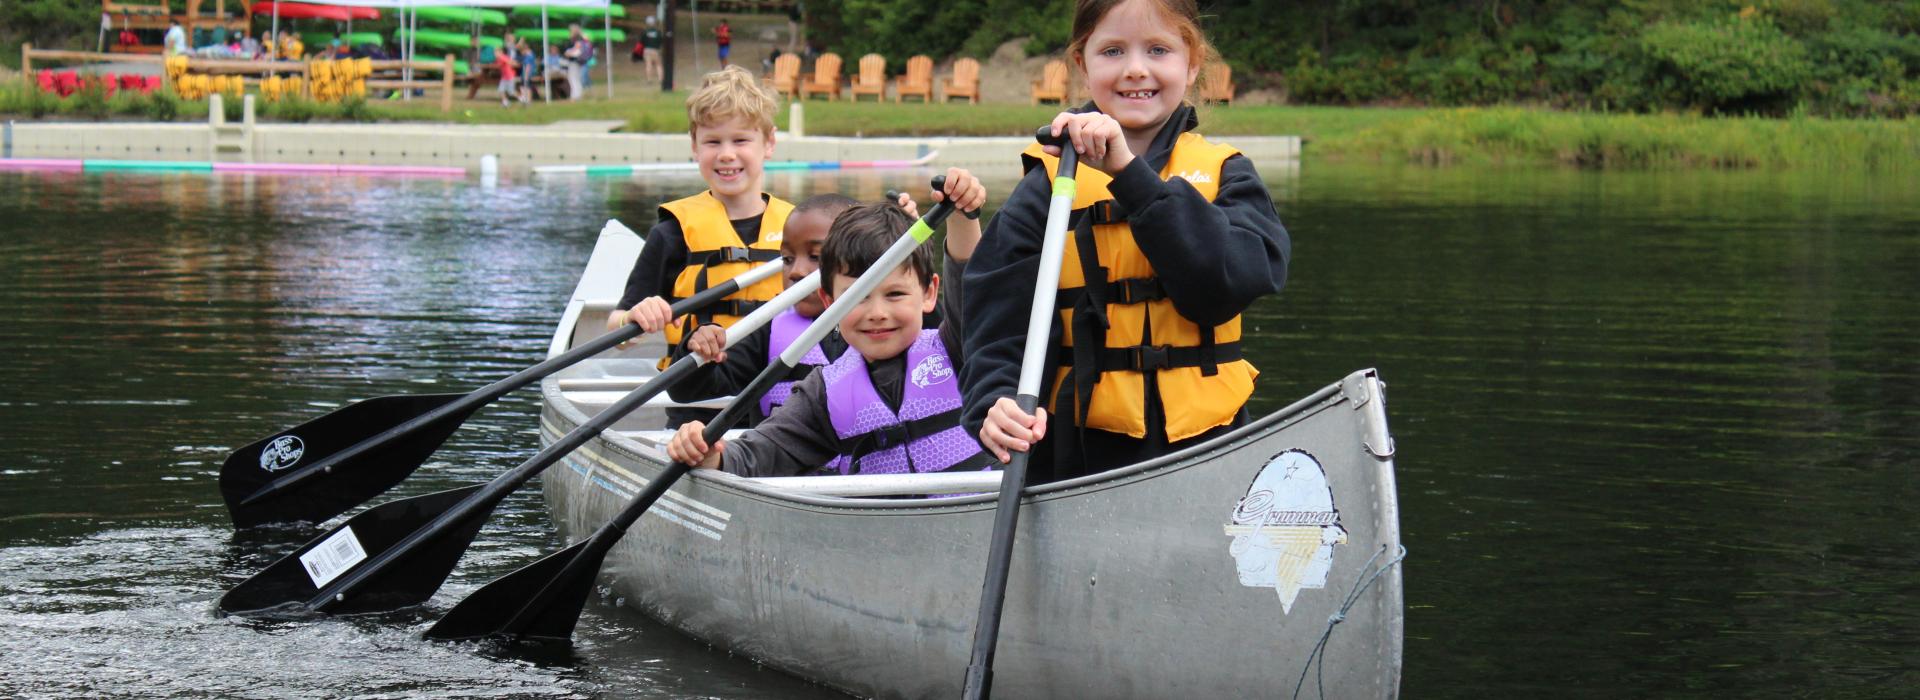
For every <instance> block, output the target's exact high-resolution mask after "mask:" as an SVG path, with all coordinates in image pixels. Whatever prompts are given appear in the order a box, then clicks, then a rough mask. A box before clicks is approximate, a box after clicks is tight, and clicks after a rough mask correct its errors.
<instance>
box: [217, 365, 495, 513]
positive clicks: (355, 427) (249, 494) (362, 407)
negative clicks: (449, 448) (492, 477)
mask: <svg viewBox="0 0 1920 700" xmlns="http://www.w3.org/2000/svg"><path fill="white" fill-rule="evenodd" d="M464 396H466V394H419V395H413V394H400V395H395V396H381V397H378V398H372V399H367V400H365V401H358V402H355V403H353V404H351V405H349V406H346V407H344V408H341V409H339V410H336V411H334V412H332V413H328V414H327V415H324V416H321V417H319V418H315V419H313V420H310V421H307V422H305V423H301V424H300V425H297V426H294V427H293V428H290V429H287V430H284V431H281V432H280V433H278V434H276V435H274V436H272V437H269V438H266V439H263V440H259V441H256V442H254V443H253V444H250V445H247V446H245V447H242V448H240V449H237V450H234V451H233V454H230V455H227V461H226V464H224V465H221V467H220V495H221V496H223V497H224V498H225V499H226V501H227V511H228V512H229V513H231V514H232V515H233V525H234V527H236V528H248V527H253V526H256V525H264V524H267V523H292V522H300V521H306V522H313V523H318V522H323V521H325V520H326V519H328V518H331V517H333V516H336V515H339V514H341V513H345V512H347V511H348V510H349V509H352V508H353V507H354V506H358V505H360V504H362V503H365V502H367V501H368V500H369V499H371V498H373V497H374V496H378V495H380V494H381V493H384V492H386V490H387V489H390V488H393V485H394V484H398V483H400V482H401V481H402V480H404V479H406V478H407V475H409V474H412V473H413V470H415V469H418V468H419V467H420V464H421V463H422V462H425V461H426V460H427V457H428V456H429V455H432V454H433V451H434V450H437V449H439V448H440V443H443V442H446V440H447V436H448V435H451V434H453V431H454V430H457V429H459V427H460V424H461V423H463V422H465V421H466V419H467V416H469V415H472V413H473V411H472V410H468V411H463V412H458V413H452V414H448V415H445V416H442V417H440V418H437V419H434V420H433V421H431V422H429V423H426V424H423V425H420V426H418V427H417V429H414V430H412V431H410V432H408V433H407V434H405V435H401V436H398V437H395V438H393V439H390V440H387V441H385V442H383V443H380V444H378V445H377V446H375V445H370V446H368V449H364V450H362V451H361V452H360V453H359V454H356V455H353V456H351V457H346V458H344V459H341V460H339V461H337V462H335V463H333V464H329V465H325V466H324V468H322V469H318V470H316V469H315V466H316V465H318V464H319V463H321V462H323V461H325V460H327V459H328V458H330V457H334V456H335V455H339V454H340V453H341V452H343V451H346V450H348V449H349V448H352V447H353V446H354V445H356V444H359V443H360V442H362V441H365V440H368V439H370V438H373V437H376V436H378V435H380V434H381V433H384V432H386V431H387V430H389V429H392V428H394V427H397V426H400V425H402V424H405V423H406V422H408V421H410V420H413V419H415V418H418V417H420V416H422V415H425V414H427V413H430V412H432V411H433V410H434V409H437V408H440V407H441V406H444V405H446V404H448V403H451V402H453V401H455V400H457V399H460V398H461V397H464ZM475 408H478V406H476V407H475Z"/></svg>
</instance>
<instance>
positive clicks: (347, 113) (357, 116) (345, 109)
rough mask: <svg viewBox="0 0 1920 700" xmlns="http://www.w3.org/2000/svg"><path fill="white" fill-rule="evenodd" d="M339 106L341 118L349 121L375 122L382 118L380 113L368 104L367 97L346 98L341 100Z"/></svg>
mask: <svg viewBox="0 0 1920 700" xmlns="http://www.w3.org/2000/svg"><path fill="white" fill-rule="evenodd" d="M339 108H340V109H339V112H338V114H339V115H340V118H341V119H345V120H347V121H351V122H374V121H379V120H380V115H378V114H375V113H374V111H373V110H372V109H371V108H369V107H368V106H367V100H366V98H362V97H349V98H346V99H344V100H341V101H340V104H339Z"/></svg>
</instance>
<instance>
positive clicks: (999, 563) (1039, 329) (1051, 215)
mask: <svg viewBox="0 0 1920 700" xmlns="http://www.w3.org/2000/svg"><path fill="white" fill-rule="evenodd" d="M1034 136H1035V138H1037V139H1039V140H1040V143H1042V144H1045V145H1048V146H1059V147H1060V168H1059V170H1057V171H1055V174H1054V176H1053V200H1052V202H1050V203H1049V204H1048V206H1047V227H1046V230H1045V237H1044V238H1042V239H1041V243H1040V270H1039V273H1038V274H1037V275H1035V279H1034V283H1033V307H1032V311H1030V312H1029V315H1028V316H1027V345H1026V351H1025V354H1024V355H1022V356H1021V359H1020V383H1019V386H1018V388H1017V389H1018V392H1019V393H1018V394H1017V395H1015V397H1014V402H1015V403H1017V404H1019V406H1020V410H1022V411H1025V412H1027V413H1028V414H1029V415H1031V414H1032V413H1033V412H1034V409H1035V408H1036V407H1038V406H1039V405H1040V373H1041V371H1042V370H1043V369H1044V367H1045V364H1046V357H1047V349H1048V345H1049V342H1048V341H1049V338H1048V336H1049V335H1050V334H1051V333H1052V331H1053V314H1054V308H1053V301H1054V297H1055V296H1056V295H1057V293H1058V292H1059V291H1060V290H1059V286H1060V260H1061V257H1062V256H1063V255H1064V254H1065V251H1066V242H1067V215H1068V214H1069V213H1071V212H1072V211H1073V196H1074V182H1073V175H1074V168H1075V167H1076V166H1077V165H1078V164H1079V160H1080V157H1079V154H1076V153H1074V150H1073V143H1072V142H1070V141H1068V140H1067V139H1066V134H1064V133H1063V134H1061V135H1059V136H1054V135H1053V134H1052V128H1051V127H1046V126H1043V127H1040V131H1039V133H1037V134H1035V135H1034ZM1081 340H1082V341H1083V342H1085V340H1086V339H1084V338H1083V339H1081ZM1028 456H1029V454H1028V453H1027V452H1015V453H1013V454H1012V455H1011V459H1009V460H1008V461H1007V466H1006V469H1005V470H1003V471H1005V472H1006V473H1005V474H1004V475H1002V476H1001V478H1000V500H999V502H998V503H997V504H996V505H995V506H994V514H993V543H992V545H990V547H989V549H988V550H987V578H986V582H985V583H983V584H982V585H981V586H980V616H979V617H978V618H977V619H975V621H974V624H973V659H972V660H971V661H969V662H968V663H967V680H966V685H965V686H964V697H966V698H968V699H969V700H974V699H977V698H985V697H987V696H988V695H989V694H990V693H991V691H992V689H993V650H994V646H995V644H996V643H997V642H998V641H999V637H1000V610H1001V608H1002V607H1004V606H1005V605H1006V602H1007V572H1008V570H1009V569H1010V568H1011V567H1012V566H1013V535H1014V526H1015V525H1017V524H1019V520H1020V489H1022V488H1025V487H1026V484H1027V460H1028Z"/></svg>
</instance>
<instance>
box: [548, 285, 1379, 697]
mask: <svg viewBox="0 0 1920 700" xmlns="http://www.w3.org/2000/svg"><path fill="white" fill-rule="evenodd" d="M628 259H631V258H628ZM583 287H584V284H583ZM577 300H578V297H576V301H577ZM569 318H573V319H576V320H577V319H578V318H582V316H581V315H580V314H577V313H570V314H569ZM588 322H591V321H590V320H589V321H588ZM582 332H584V331H583V330H580V329H576V328H574V327H572V326H566V325H564V324H563V328H562V330H561V334H560V336H559V337H557V339H556V346H558V345H560V344H562V343H564V342H566V341H565V340H563V339H564V338H568V337H571V336H573V335H577V334H580V333H582ZM610 362H629V363H630V361H610ZM582 371H584V372H591V371H595V370H592V369H590V368H589V369H583V370H582ZM557 379H558V378H549V379H548V380H547V381H546V382H545V383H544V384H543V392H544V398H545V406H544V408H543V411H542V416H541V423H542V425H541V429H542V438H543V441H544V442H551V441H553V440H554V439H555V438H556V437H557V436H559V435H561V434H564V433H565V432H567V431H569V430H571V429H573V427H574V426H575V425H577V424H578V423H580V422H582V421H584V420H585V419H586V417H587V416H586V413H584V412H583V410H582V407H581V406H580V405H576V404H575V403H573V402H572V401H570V400H568V397H567V396H566V394H564V393H563V392H562V391H561V390H560V388H559V386H558V383H557ZM1383 404H1384V395H1383V394H1382V385H1381V383H1380V382H1379V380H1378V378H1377V377H1376V376H1375V375H1374V374H1373V373H1372V372H1371V371H1363V372H1356V373H1354V374H1353V375H1350V376H1349V377H1347V378H1346V379H1345V380H1343V381H1342V382H1340V383H1337V384H1334V385H1331V386H1329V387H1326V388H1325V389H1322V390H1321V391H1319V392H1316V393H1315V394H1313V395H1312V396H1309V397H1307V398H1306V399H1303V400H1301V401H1299V402H1296V403H1295V404H1294V405H1292V406H1289V407H1288V408H1286V409H1283V410H1281V411H1279V412H1276V413H1274V414H1272V415H1269V416H1267V417H1265V418H1262V419H1260V420H1257V421H1255V422H1254V423H1252V424H1250V425H1248V426H1246V427H1245V428H1243V429H1241V430H1239V431H1236V432H1235V433H1234V434H1232V435H1230V436H1227V437H1225V438H1222V439H1220V440H1216V441H1213V442H1211V443H1209V444H1207V445H1203V446H1200V447H1198V448H1195V449H1191V450H1187V451H1185V452H1183V453H1180V454H1175V455H1169V456H1167V457H1165V458H1163V459H1160V460H1156V461H1154V462H1151V463H1146V464H1142V465H1135V466H1133V467H1128V468H1124V469H1119V470H1114V471H1111V472H1106V473H1103V474H1098V475H1093V476H1091V477H1086V478H1082V479H1077V480H1074V481H1070V482H1062V483H1058V484H1049V485H1045V486H1042V487H1035V488H1030V489H1028V491H1027V492H1026V494H1025V497H1024V499H1023V510H1022V515H1021V520H1020V529H1019V536H1018V538H1017V540H1016V544H1015V548H1014V560H1013V570H1012V574H1011V579H1010V582H1009V585H1008V591H1007V594H1008V595H1007V602H1006V607H1005V612H1004V618H1003V622H1002V627H1001V634H1000V642H999V647H998V654H997V657H996V663H995V681H994V690H995V692H996V693H998V694H999V695H1000V696H1001V697H1103V698H1125V697H1141V698H1147V697H1176V696H1187V697H1227V696H1248V695H1254V696H1274V695H1285V694H1290V693H1291V689H1292V688H1293V687H1294V686H1295V684H1296V683H1297V682H1298V681H1299V679H1300V678H1301V674H1302V673H1303V672H1305V671H1306V670H1307V669H1308V668H1309V661H1310V660H1311V659H1313V658H1314V651H1315V649H1316V647H1317V646H1318V645H1319V642H1320V640H1321V638H1322V637H1323V635H1326V634H1327V632H1328V628H1329V626H1330V623H1329V618H1330V617H1335V616H1336V614H1337V613H1340V614H1341V615H1340V616H1341V618H1342V621H1341V622H1340V623H1339V624H1337V625H1333V629H1332V632H1331V636H1330V637H1329V638H1328V641H1327V643H1326V645H1325V649H1324V651H1323V652H1322V653H1323V654H1324V655H1325V657H1326V658H1325V660H1324V662H1323V663H1317V664H1313V665H1314V666H1318V667H1319V668H1320V669H1322V670H1324V673H1325V677H1324V678H1322V679H1320V682H1321V683H1322V684H1323V686H1324V687H1325V688H1326V690H1327V692H1328V694H1329V696H1331V697H1352V698H1380V697H1393V696H1395V695H1396V694H1397V692H1398V688H1399V677H1400V668H1401V647H1402V627H1403V608H1402V593H1401V579H1400V570H1399V568H1398V567H1397V566H1390V565H1389V562H1393V561H1397V558H1398V555H1399V553H1400V542H1399V526H1398V513H1397V506H1396V502H1395V499H1394V481H1393V463H1392V460H1391V449H1392V448H1391V444H1392V442H1391V438H1390V437H1388V433H1387V430H1386V418H1385V411H1384V405H1383ZM587 410H591V408H590V407H589V408H588V409H587ZM629 420H631V421H635V422H634V423H632V424H627V425H622V426H616V428H624V429H637V428H640V427H658V426H657V425H642V423H645V422H648V421H651V420H657V418H653V417H649V416H636V417H634V418H632V419H629ZM662 459H663V456H662V455H661V453H660V452H659V450H658V448H657V446H654V445H652V444H649V443H646V442H644V441H642V440H639V439H635V438H634V437H630V436H627V435H622V434H619V433H617V432H608V433H604V434H602V435H601V436H600V437H599V438H597V439H595V440H594V441H592V442H590V443H588V444H587V445H586V446H585V447H583V448H582V449H581V450H578V451H576V452H575V453H574V454H573V455H571V456H569V457H568V458H567V459H566V460H565V461H564V462H563V463H562V465H561V466H560V467H558V468H555V469H553V470H550V471H549V472H548V473H547V474H546V475H545V476H544V477H543V485H544V489H545V493H546V497H547V500H548V503H549V507H550V509H551V511H552V512H553V514H554V518H555V521H556V524H557V525H558V527H559V528H560V530H561V532H562V533H563V534H564V535H565V536H566V537H567V538H568V539H569V540H570V541H577V540H578V539H580V538H583V537H585V536H586V535H588V534H590V533H591V532H593V531H594V530H595V529H597V528H598V527H600V526H601V525H602V524H604V523H605V522H606V521H607V520H608V519H610V518H611V517H612V516H613V514H614V513H615V512H617V511H618V510H619V509H620V508H621V507H622V506H623V505H624V504H625V502H626V501H627V499H628V498H629V497H630V496H631V495H632V494H633V493H635V492H637V491H638V490H639V488H640V487H641V486H642V485H644V483H645V482H646V481H647V480H648V479H650V478H652V477H653V476H654V475H655V474H657V473H658V472H659V470H660V466H661V460H662ZM992 520H993V497H992V495H991V494H983V495H979V496H971V497H958V498H944V499H930V500H902V499H844V498H832V497H810V496H801V495H796V494H794V493H792V492H788V491H780V490H774V489H771V488H767V487H764V486H761V485H758V484H754V483H752V482H749V481H747V480H744V479H738V478H735V477H732V476H730V475H726V474H716V473H712V472H697V473H695V474H694V475H692V476H691V477H689V478H687V479H684V480H682V482H681V483H680V484H678V485H676V486H675V487H674V489H673V491H672V492H670V493H669V495H668V497H666V498H663V499H662V500H661V501H660V502H659V503H658V504H656V505H655V506H654V508H653V510H652V511H650V512H649V513H648V514H647V516H645V517H643V518H642V519H641V520H640V522H639V523H638V524H636V525H635V526H634V528H633V529H632V530H631V531H630V532H629V533H628V534H627V536H626V537H625V538H624V539H623V540H622V541H621V542H620V543H619V545H618V546H617V547H616V548H615V550H614V551H613V552H612V553H611V554H610V555H609V557H608V559H607V564H606V566H605V567H604V569H603V572H602V575H603V577H605V579H606V580H607V581H608V582H609V583H610V584H611V585H612V586H613V588H614V589H615V590H617V591H619V593H620V594H621V595H622V596H624V597H625V599H626V601H627V604H628V605H632V606H634V607H637V608H639V609H640V610H642V611H644V612H646V613H647V614H649V615H651V616H653V617H655V618H657V619H660V620H661V621H663V622H665V623H667V624H669V625H672V626H674V627H676V628H678V629H681V630H684V631H685V632H686V633H688V634H690V635H692V636H694V637H696V638H699V639H702V640H705V641H707V642H710V643H712V644H715V645H717V646H721V647H724V648H727V649H729V650H731V651H733V652H735V653H739V654H744V655H746V656H749V657H751V658H754V659H756V660H758V661H760V662H762V663H766V664H768V665H771V666H774V667H776V668H780V669H783V670H786V671H789V672H791V673H794V674H797V675H800V676H803V677H806V678H810V679H814V680H818V681H820V682H823V683H826V684H828V685H831V686H834V687H837V688H840V689H843V690H846V691H849V692H852V693H854V694H858V695H862V696H874V697H903V698H921V697H952V696H954V695H955V694H957V693H958V692H959V690H960V686H961V683H962V681H963V675H964V669H965V667H966V665H967V663H968V656H969V649H970V646H971V640H972V633H973V624H974V619H975V615H976V612H977V606H978V604H979V600H980V587H981V581H982V579H983V574H984V569H985V562H986V558H987V548H988V540H989V538H990V533H991V531H992ZM1356 591H1358V592H1357V593H1356ZM1350 597H1351V599H1352V602H1351V604H1350V605H1348V604H1347V601H1348V599H1349V598H1350ZM1343 609H1344V612H1343ZM1307 683H1308V684H1309V688H1311V687H1312V684H1314V683H1315V679H1314V678H1313V677H1308V679H1307ZM1309 692H1312V691H1309Z"/></svg>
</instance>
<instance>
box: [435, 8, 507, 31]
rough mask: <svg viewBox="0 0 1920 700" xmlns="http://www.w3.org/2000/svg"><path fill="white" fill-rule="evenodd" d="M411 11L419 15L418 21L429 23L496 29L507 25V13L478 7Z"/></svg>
mask: <svg viewBox="0 0 1920 700" xmlns="http://www.w3.org/2000/svg"><path fill="white" fill-rule="evenodd" d="M413 11H414V12H417V13H419V14H420V19H423V20H427V21H429V22H449V23H453V24H473V23H475V22H479V23H480V24H485V25H491V26H496V27H504V26H506V25H507V13H505V12H501V11H499V10H489V9H485V8H480V7H445V6H432V7H416V8H413Z"/></svg>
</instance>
